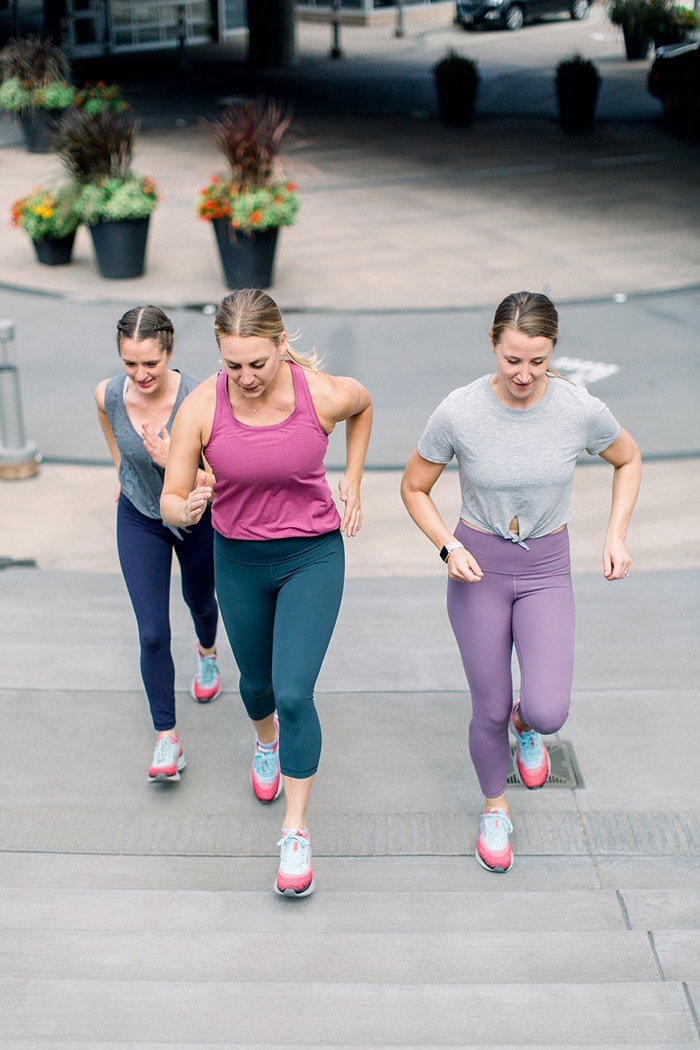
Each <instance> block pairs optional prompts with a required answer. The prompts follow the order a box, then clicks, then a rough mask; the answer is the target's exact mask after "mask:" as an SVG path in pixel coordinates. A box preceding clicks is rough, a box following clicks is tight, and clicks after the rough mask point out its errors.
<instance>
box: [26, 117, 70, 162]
mask: <svg viewBox="0 0 700 1050" xmlns="http://www.w3.org/2000/svg"><path fill="white" fill-rule="evenodd" d="M63 113H64V110H62V109H41V108H37V109H33V110H31V111H30V112H28V113H20V116H19V122H20V124H21V126H22V132H23V134H24V142H25V145H26V147H27V152H28V153H51V152H52V146H51V139H52V137H53V134H54V132H55V131H56V129H57V127H58V123H59V121H60V119H61V117H62V116H63Z"/></svg>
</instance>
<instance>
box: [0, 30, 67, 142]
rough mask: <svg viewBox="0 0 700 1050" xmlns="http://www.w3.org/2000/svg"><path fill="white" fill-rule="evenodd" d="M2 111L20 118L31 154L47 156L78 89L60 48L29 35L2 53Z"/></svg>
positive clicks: (10, 42) (0, 61) (0, 96)
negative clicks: (74, 84) (52, 139)
mask: <svg viewBox="0 0 700 1050" xmlns="http://www.w3.org/2000/svg"><path fill="white" fill-rule="evenodd" d="M0 78H1V80H2V83H0V109H4V110H5V111H7V112H9V113H12V114H14V115H15V116H17V117H18V118H19V121H20V124H21V125H22V130H23V131H24V136H25V141H26V144H27V149H28V150H29V151H30V153H46V152H48V151H49V150H50V148H51V133H52V132H53V130H54V129H55V125H56V122H57V120H58V119H60V117H61V116H62V115H63V113H65V111H66V109H67V108H68V107H69V106H71V105H72V103H73V99H74V97H75V87H74V86H73V84H71V83H70V64H69V62H68V59H67V58H66V56H65V55H64V54H63V52H62V51H61V49H60V48H58V47H55V46H54V44H52V43H51V42H50V41H48V40H42V39H40V38H39V37H35V36H29V37H27V38H26V39H13V40H9V41H8V43H7V44H6V45H5V47H4V48H3V49H2V51H0Z"/></svg>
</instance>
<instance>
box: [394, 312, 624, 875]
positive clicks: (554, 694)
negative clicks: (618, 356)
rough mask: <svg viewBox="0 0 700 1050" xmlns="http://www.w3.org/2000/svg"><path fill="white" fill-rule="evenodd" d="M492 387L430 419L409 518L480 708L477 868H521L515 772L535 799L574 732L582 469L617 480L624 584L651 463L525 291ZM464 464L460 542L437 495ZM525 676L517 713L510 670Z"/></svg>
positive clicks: (462, 397)
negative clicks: (431, 556)
mask: <svg viewBox="0 0 700 1050" xmlns="http://www.w3.org/2000/svg"><path fill="white" fill-rule="evenodd" d="M489 335H490V339H491V349H492V351H493V354H494V357H495V363H496V371H495V372H494V373H493V374H492V375H487V376H483V377H482V378H481V379H478V380H476V382H474V383H471V384H470V385H469V386H465V387H461V388H459V389H457V390H453V391H452V393H450V394H448V396H447V397H446V398H445V399H444V401H442V403H441V404H440V405H439V406H438V407H437V408H436V410H435V411H434V412H433V414H432V415H431V417H430V419H429V420H428V423H427V425H426V428H425V430H424V432H423V435H422V437H421V439H420V441H419V442H418V448H417V449H416V451H415V452H414V453H413V455H412V456H411V458H410V460H409V462H408V465H407V467H406V470H405V473H404V476H403V481H402V485H401V494H402V497H403V500H404V503H405V504H406V508H407V510H408V512H409V514H410V515H411V517H412V518H413V520H414V521H415V523H416V524H417V525H418V527H419V528H420V529H421V530H422V531H423V532H424V533H425V534H426V536H427V537H428V538H429V539H430V540H432V542H433V543H434V544H435V546H436V547H437V549H438V551H439V552H440V557H441V558H442V559H443V561H445V562H446V563H447V568H448V588H447V609H448V614H449V617H450V623H451V625H452V629H453V630H454V633H455V637H456V639H457V644H458V646H459V649H460V654H461V657H462V662H463V664H464V669H465V672H466V675H467V679H468V682H469V689H470V692H471V699H472V717H471V721H470V725H469V750H470V754H471V757H472V761H473V763H474V768H475V770H476V773H477V776H478V778H479V783H480V786H481V790H482V791H483V793H484V811H483V813H482V814H481V817H480V826H479V836H478V840H477V845H476V850H475V853H476V859H477V860H478V862H479V863H480V864H481V865H482V867H484V868H486V869H487V870H489V871H496V872H504V871H508V870H509V869H510V867H511V866H512V863H513V853H512V849H511V845H510V841H509V838H508V836H509V834H510V832H511V831H512V830H513V828H512V824H511V821H510V814H509V809H508V803H507V800H506V796H505V787H506V778H507V776H508V772H509V767H510V746H509V743H508V730H509V728H510V731H511V732H512V734H513V737H514V740H515V771H516V774H517V776H518V778H519V779H520V780H521V781H522V783H523V784H524V785H525V787H528V788H540V787H542V786H543V785H544V783H545V782H546V780H547V778H548V776H549V755H548V753H547V750H546V748H545V747H544V745H543V743H542V739H541V734H548V733H556V732H557V731H558V730H559V729H561V727H562V725H563V724H564V722H565V720H566V717H567V714H568V710H569V702H570V696H571V682H572V676H573V655H574V601H573V590H572V585H571V566H570V559H569V538H568V532H567V520H568V515H569V501H570V495H571V485H572V481H573V474H574V468H575V466H576V461H577V458H578V456H579V455H580V454H581V453H582V452H584V451H586V452H588V453H590V454H591V455H599V456H601V457H602V458H603V459H605V460H607V462H608V463H610V464H612V466H613V468H614V473H613V485H612V506H611V511H610V518H609V522H608V527H607V531H606V535H605V543H604V548H603V573H604V575H605V577H606V579H608V580H620V579H623V578H624V577H625V576H626V575H627V573H628V571H629V567H630V564H631V558H630V555H629V553H628V551H627V547H626V545H625V537H626V534H627V527H628V524H629V520H630V516H631V514H632V510H633V507H634V504H635V501H636V498H637V492H638V490H639V482H640V476H641V456H640V452H639V448H638V446H637V444H636V442H635V441H634V440H633V438H632V437H631V436H630V435H629V434H628V433H627V431H626V430H623V429H622V427H621V426H620V425H619V423H618V422H617V421H616V419H615V418H614V417H613V415H612V413H611V412H610V411H609V409H608V408H607V407H606V406H605V405H604V404H603V403H602V402H601V401H599V400H598V399H597V398H595V397H592V396H591V395H590V394H588V393H587V391H585V390H583V389H581V388H579V387H577V386H575V385H574V384H573V383H570V382H568V381H567V380H566V379H564V378H563V377H561V376H558V375H557V374H556V373H555V372H554V371H553V370H552V369H551V368H550V359H551V357H552V353H553V351H554V347H555V345H556V342H557V338H558V315H557V311H556V309H555V307H554V304H553V303H552V302H551V301H550V300H549V299H548V298H547V296H545V295H541V294H538V293H533V292H517V293H515V294H513V295H509V296H508V297H507V298H506V299H504V300H503V302H502V303H501V304H500V306H499V307H498V309H497V310H496V313H495V316H494V320H493V324H492V326H491V330H490V332H489ZM453 458H456V460H457V465H458V468H459V480H460V486H461V495H462V504H461V511H460V520H459V523H458V525H457V528H456V529H455V530H454V532H452V530H451V529H449V528H448V526H447V525H446V524H445V522H444V521H443V519H442V517H441V516H440V514H439V512H438V510H437V507H436V505H435V503H434V502H433V499H432V497H431V491H432V489H433V486H434V485H435V483H436V481H437V480H438V478H439V477H440V475H441V473H442V471H443V470H444V468H445V466H446V464H447V463H449V462H450V461H451V460H452V459H453ZM513 647H515V650H516V653H517V657H518V661H519V664H520V678H521V688H520V699H519V700H518V702H516V703H515V704H514V703H513V682H512V675H511V659H512V652H513Z"/></svg>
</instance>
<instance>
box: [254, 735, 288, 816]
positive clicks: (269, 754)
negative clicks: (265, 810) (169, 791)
mask: <svg viewBox="0 0 700 1050" xmlns="http://www.w3.org/2000/svg"><path fill="white" fill-rule="evenodd" d="M275 729H276V731H277V739H276V740H275V742H274V744H272V745H271V746H269V747H268V746H267V745H266V744H261V743H260V741H259V740H256V742H255V754H254V755H253V765H252V766H251V770H250V783H251V785H252V788H253V793H254V794H255V797H256V798H257V799H258V800H259V801H260V802H266V803H267V802H274V801H275V799H276V798H279V796H280V794H281V793H282V773H281V770H280V755H279V747H280V741H279V732H280V727H279V722H278V721H277V716H276V715H275Z"/></svg>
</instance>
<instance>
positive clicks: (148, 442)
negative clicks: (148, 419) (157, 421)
mask: <svg viewBox="0 0 700 1050" xmlns="http://www.w3.org/2000/svg"><path fill="white" fill-rule="evenodd" d="M141 437H142V438H143V447H144V448H145V449H146V452H148V454H149V456H150V457H151V459H152V460H153V462H154V463H157V464H158V466H159V467H162V468H163V470H165V466H166V464H167V462H168V453H169V452H170V434H169V433H168V431H167V429H166V427H165V424H164V425H163V426H162V427H161V429H160V430H152V429H151V427H150V426H149V425H148V423H144V424H143V426H142V427H141Z"/></svg>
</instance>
